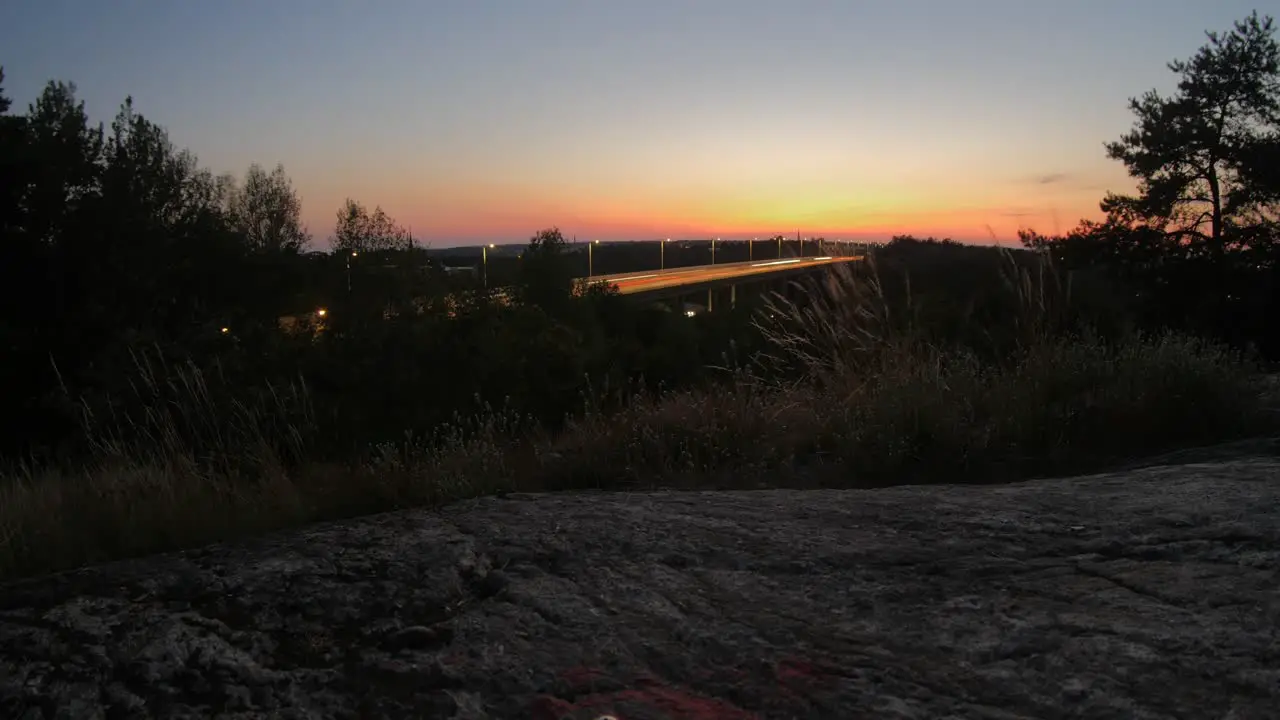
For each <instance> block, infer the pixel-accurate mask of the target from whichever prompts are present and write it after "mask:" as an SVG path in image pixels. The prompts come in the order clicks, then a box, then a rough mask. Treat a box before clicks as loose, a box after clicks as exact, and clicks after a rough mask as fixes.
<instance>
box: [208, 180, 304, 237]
mask: <svg viewBox="0 0 1280 720" xmlns="http://www.w3.org/2000/svg"><path fill="white" fill-rule="evenodd" d="M222 182H223V183H224V186H223V187H222V188H220V189H219V193H220V194H224V197H225V198H226V203H227V211H228V214H229V215H230V218H231V222H232V225H233V227H234V228H235V229H236V230H238V231H239V232H241V233H243V234H244V236H245V239H246V240H247V241H248V243H249V246H250V247H251V248H253V249H254V250H257V251H259V252H269V253H279V252H299V251H301V250H302V249H303V248H305V247H306V246H307V244H308V243H309V242H310V240H311V238H310V237H309V236H308V235H307V232H306V230H304V229H303V227H302V201H301V200H299V199H298V193H297V192H296V191H295V190H294V189H293V183H292V181H290V180H289V176H288V175H286V174H285V172H284V166H283V165H276V167H275V169H274V170H272V171H271V173H269V174H268V173H267V171H266V170H264V169H263V168H262V166H261V165H258V164H257V163H254V164H253V165H250V166H249V170H248V172H246V173H245V177H244V185H242V186H239V187H236V186H235V185H234V179H231V180H230V182H231V183H232V184H231V185H230V187H226V186H225V184H226V183H227V180H223V181H222Z"/></svg>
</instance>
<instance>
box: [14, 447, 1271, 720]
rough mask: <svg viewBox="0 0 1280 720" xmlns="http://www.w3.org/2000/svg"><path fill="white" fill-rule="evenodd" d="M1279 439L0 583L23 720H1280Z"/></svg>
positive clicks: (575, 507)
mask: <svg viewBox="0 0 1280 720" xmlns="http://www.w3.org/2000/svg"><path fill="white" fill-rule="evenodd" d="M1278 476H1280V459H1277V458H1273V457H1255V458H1251V459H1235V460H1221V459H1218V460H1213V461H1210V462H1204V463H1199V464H1185V465H1179V466H1161V467H1147V468H1140V469H1131V470H1126V471H1124V472H1121V473H1115V474H1110V475H1098V476H1092V477H1084V478H1070V479H1061V480H1044V481H1034V482H1030V483H1023V484H1017V485H1006V486H993V487H937V486H935V487H902V488H894V489H885V490H871V491H759V492H741V493H732V492H722V493H650V494H579V495H557V496H514V495H513V496H508V497H505V498H488V499H483V500H477V501H471V502H465V503H459V504H457V505H453V506H450V507H448V508H445V509H443V510H440V511H434V512H432V511H410V512H401V513H395V514H388V515H381V516H376V517H369V518H362V519H358V520H353V521H346V522H341V523H333V524H328V525H322V526H315V527H311V528H308V529H306V530H303V531H296V532H291V533H284V534H279V535H276V536H273V537H270V538H266V539H262V540H259V541H256V542H253V543H245V544H236V545H219V546H212V547H208V548H204V549H201V550H198V551H193V552H187V553H182V554H175V555H168V556H162V557H154V558H147V559H143V560H138V561H129V562H124V563H116V564H112V565H107V566H102V567H97V568H92V569H87V570H82V571H78V572H74V573H67V574H62V575H58V576H50V577H45V578H38V579H35V580H31V581H25V582H22V583H17V584H11V585H8V586H4V587H0V718H5V719H6V720H7V719H10V718H12V719H14V720H26V719H34V718H76V719H80V718H144V717H164V718H178V717H189V718H197V717H199V718H204V717H225V718H266V717H272V718H312V717H316V718H327V717H335V718H363V717H369V718H376V717H387V718H436V717H439V718H451V717H452V718H483V717H495V718H534V719H538V718H547V719H550V718H562V717H568V718H598V717H601V716H605V715H611V716H613V717H617V718H626V719H628V720H645V719H650V718H726V719H730V720H733V719H743V720H745V719H747V718H857V717H876V718H946V717H965V718H1061V717H1086V718H1091V719H1101V718H1127V719H1131V718H1230V719H1233V720H1243V719H1245V718H1266V717H1280V642H1277V640H1278V638H1280V633H1278V630H1277V628H1278V627H1280V575H1278V567H1280V565H1278V561H1280V504H1278V501H1280V482H1278V479H1280V477H1278Z"/></svg>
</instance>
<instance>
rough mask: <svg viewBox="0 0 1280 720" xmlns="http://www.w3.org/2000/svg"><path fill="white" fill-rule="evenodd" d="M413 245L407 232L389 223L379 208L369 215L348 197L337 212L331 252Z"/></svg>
mask: <svg viewBox="0 0 1280 720" xmlns="http://www.w3.org/2000/svg"><path fill="white" fill-rule="evenodd" d="M412 243H413V240H412V238H411V237H410V236H409V232H408V231H407V230H405V229H404V228H403V227H401V226H400V225H398V224H397V223H396V222H395V221H394V220H392V219H391V217H390V216H389V215H387V213H386V212H385V211H383V209H382V206H377V207H375V208H374V210H373V212H369V210H368V209H367V208H365V206H364V205H361V204H360V203H358V202H356V201H355V200H352V199H350V198H347V201H346V202H345V203H343V205H342V208H341V209H339V210H338V219H337V223H336V224H335V226H334V229H333V249H334V251H336V252H339V253H350V252H361V253H364V252H382V251H386V250H408V249H410V247H411V245H412Z"/></svg>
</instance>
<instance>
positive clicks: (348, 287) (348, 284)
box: [347, 250, 360, 295]
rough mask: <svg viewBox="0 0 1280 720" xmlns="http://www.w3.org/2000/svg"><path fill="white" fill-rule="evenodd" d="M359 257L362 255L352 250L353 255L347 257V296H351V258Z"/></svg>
mask: <svg viewBox="0 0 1280 720" xmlns="http://www.w3.org/2000/svg"><path fill="white" fill-rule="evenodd" d="M359 255H360V253H358V252H356V251H355V250H352V251H351V254H350V255H348V256H347V294H348V295H350V294H351V258H353V257H359Z"/></svg>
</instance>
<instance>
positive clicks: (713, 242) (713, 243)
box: [711, 238, 720, 265]
mask: <svg viewBox="0 0 1280 720" xmlns="http://www.w3.org/2000/svg"><path fill="white" fill-rule="evenodd" d="M719 239H720V238H711V264H712V265H715V264H716V241H717V240H719Z"/></svg>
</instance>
